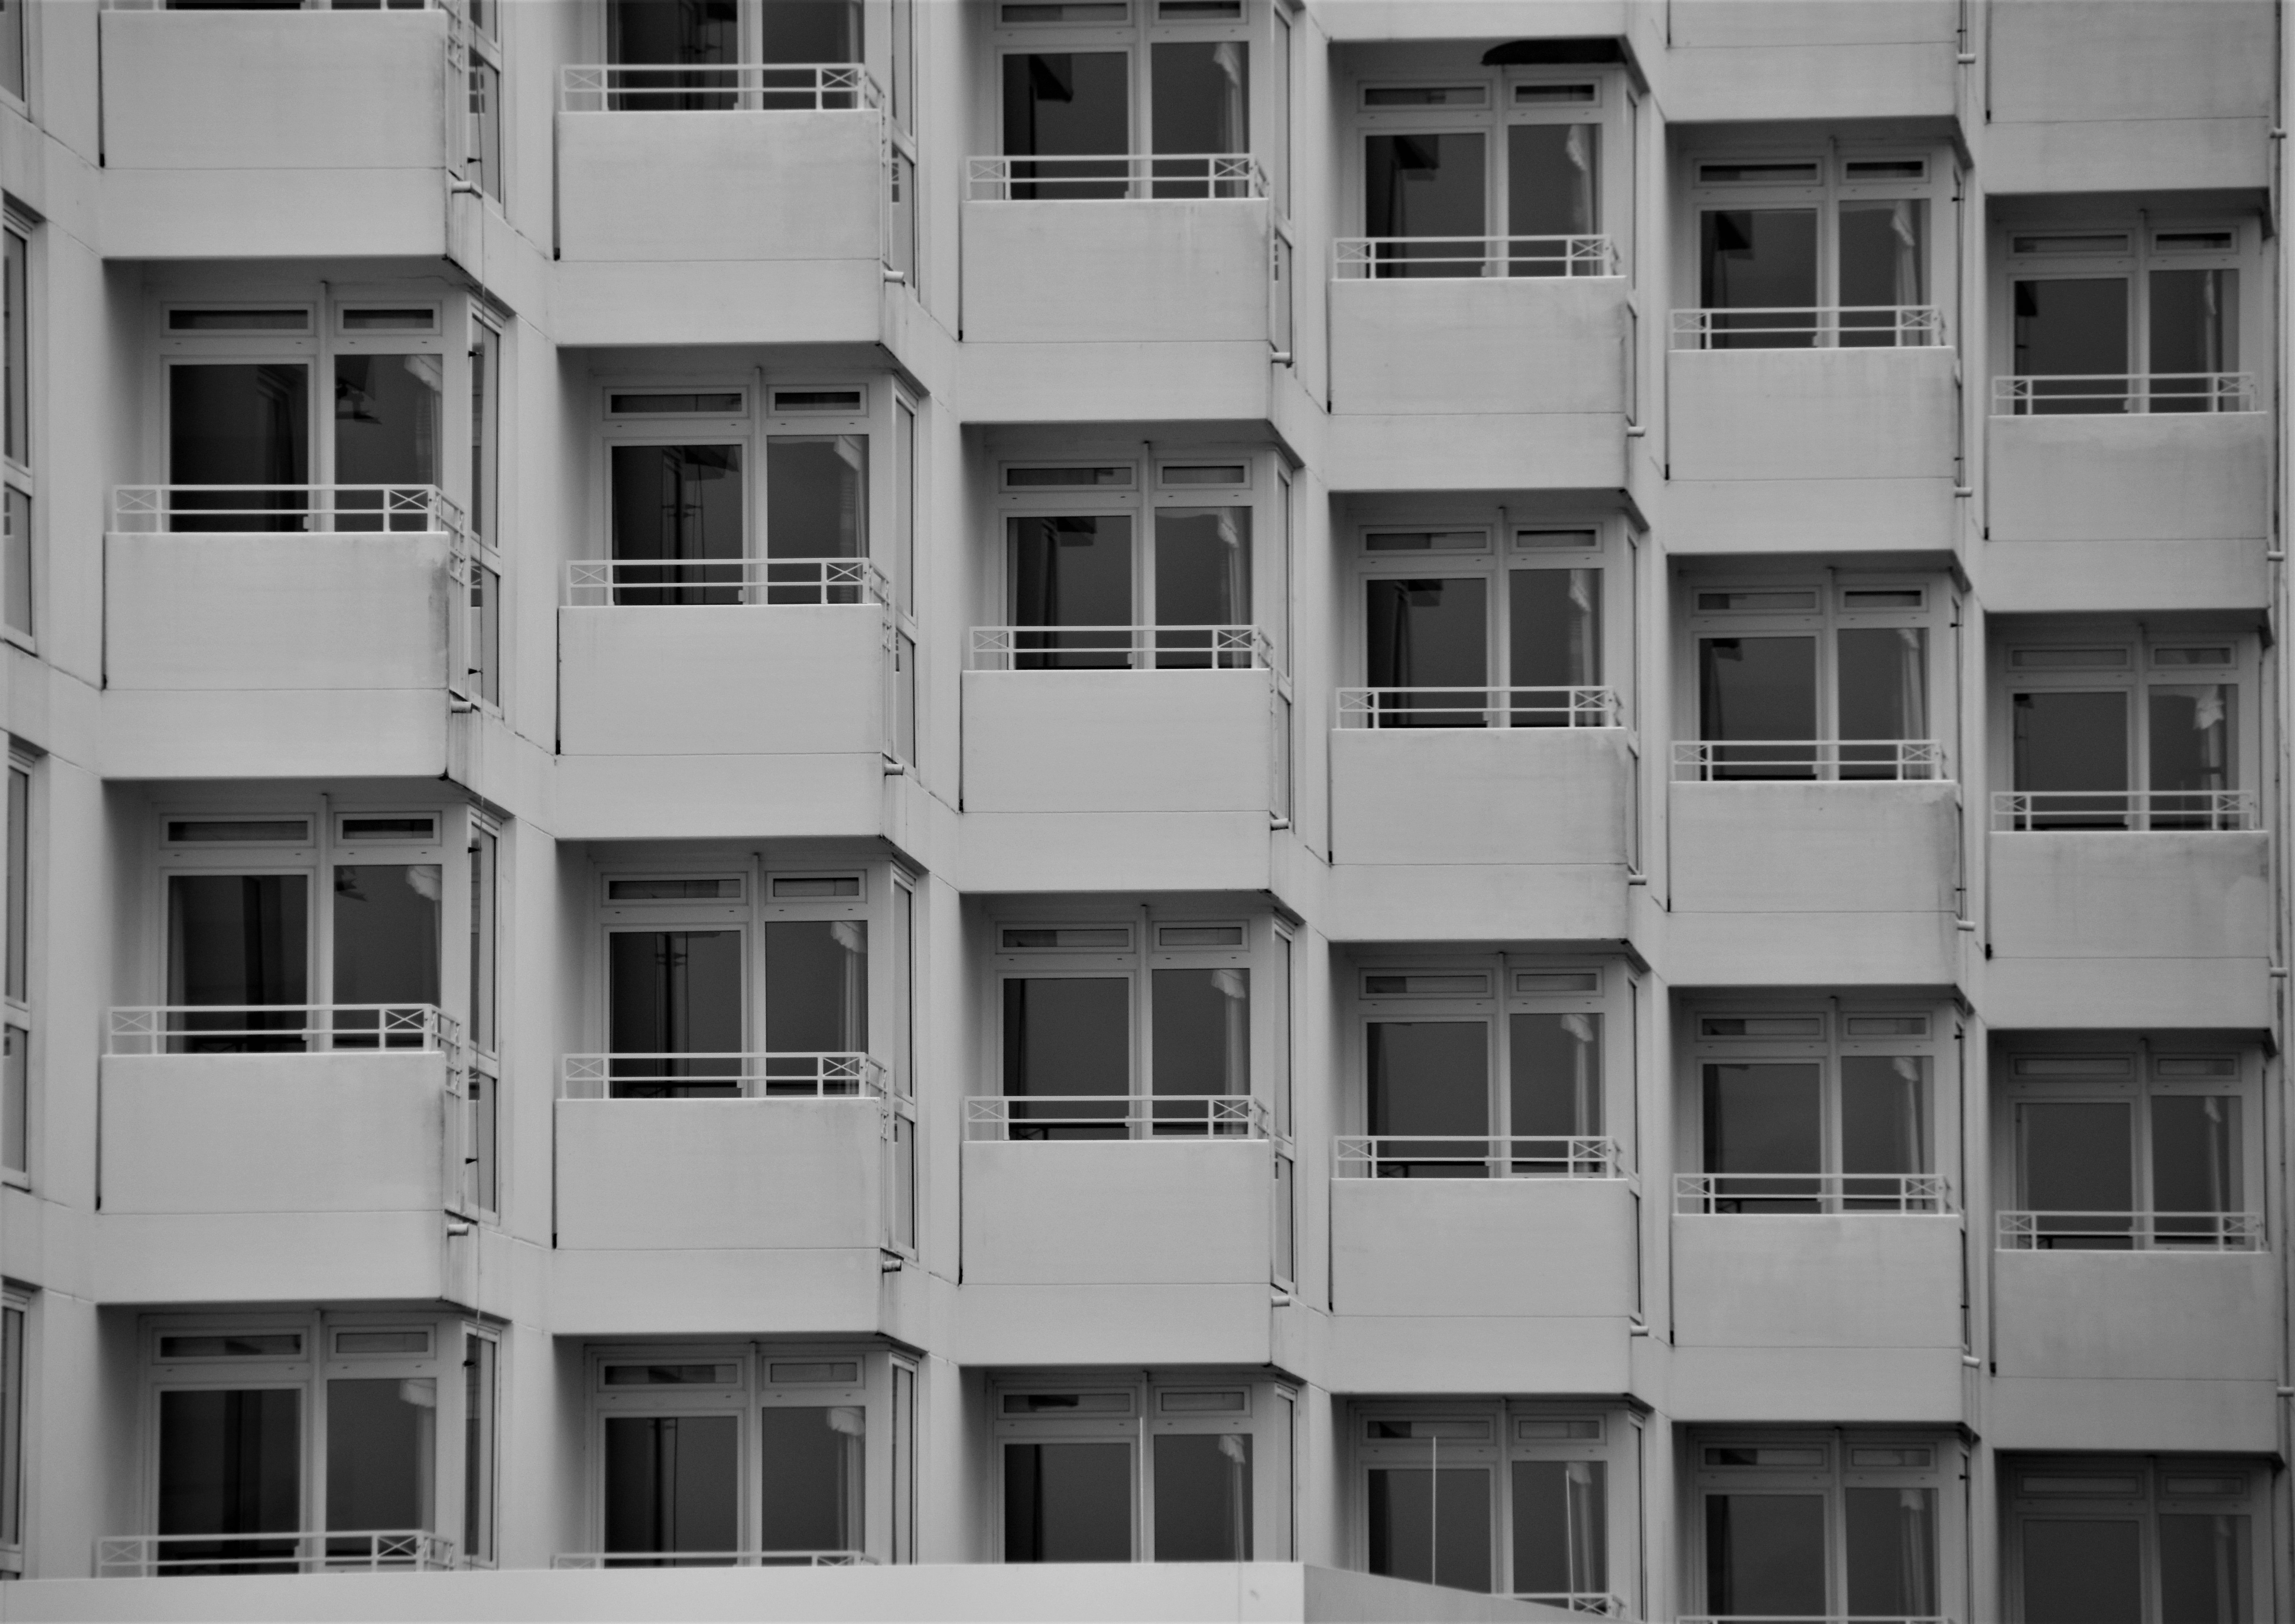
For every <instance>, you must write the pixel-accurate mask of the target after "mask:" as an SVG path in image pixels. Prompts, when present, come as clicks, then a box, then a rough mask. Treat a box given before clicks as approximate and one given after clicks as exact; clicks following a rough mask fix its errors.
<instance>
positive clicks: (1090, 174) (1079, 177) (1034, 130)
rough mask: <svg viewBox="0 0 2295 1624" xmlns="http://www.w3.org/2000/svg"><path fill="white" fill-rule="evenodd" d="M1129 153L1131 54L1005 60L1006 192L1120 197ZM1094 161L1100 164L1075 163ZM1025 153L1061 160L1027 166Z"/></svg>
mask: <svg viewBox="0 0 2295 1624" xmlns="http://www.w3.org/2000/svg"><path fill="white" fill-rule="evenodd" d="M1004 151H1005V154H1006V156H1007V157H1009V158H1010V159H1013V163H1012V191H1011V195H1012V196H1013V197H1014V198H1015V199H1017V200H1023V201H1025V200H1030V199H1036V198H1121V197H1126V196H1129V195H1130V191H1131V188H1130V184H1129V182H1128V181H1127V180H1126V179H1125V176H1124V165H1123V162H1122V161H1121V160H1120V159H1119V158H1117V157H1116V156H1115V155H1120V154H1123V153H1126V152H1129V151H1131V57H1130V56H1129V55H1128V54H1127V53H1124V52H1122V51H1088V52H1087V51H1061V52H1015V53H1011V54H1009V55H1008V56H1006V57H1005V59H1004ZM1094 157H1098V158H1101V159H1102V161H1100V162H1098V163H1093V162H1090V161H1082V162H1078V161H1074V160H1075V159H1087V160H1088V159H1091V158H1094ZM1025 158H1057V159H1069V160H1070V161H1067V162H1064V163H1047V164H1032V163H1025V162H1022V161H1020V160H1021V159H1025Z"/></svg>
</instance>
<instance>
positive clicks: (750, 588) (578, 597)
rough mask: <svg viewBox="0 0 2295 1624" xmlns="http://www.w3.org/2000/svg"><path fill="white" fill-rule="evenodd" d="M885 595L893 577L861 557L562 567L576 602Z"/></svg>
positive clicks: (857, 601)
mask: <svg viewBox="0 0 2295 1624" xmlns="http://www.w3.org/2000/svg"><path fill="white" fill-rule="evenodd" d="M892 600H893V589H892V583H890V582H889V581H888V580H886V575H885V572H884V571H883V570H882V569H879V568H878V567H877V566H876V565H875V564H874V563H872V562H870V560H869V559H584V560H581V561H579V562H576V563H572V564H568V566H567V567H566V601H567V603H568V605H570V606H572V607H575V608H594V607H597V606H600V605H612V606H616V607H623V608H628V607H639V608H660V607H663V606H666V605H682V604H718V605H725V604H767V605H775V604H786V605H797V606H803V605H814V606H833V605H838V604H852V605H865V604H877V605H882V604H889V603H890V602H892Z"/></svg>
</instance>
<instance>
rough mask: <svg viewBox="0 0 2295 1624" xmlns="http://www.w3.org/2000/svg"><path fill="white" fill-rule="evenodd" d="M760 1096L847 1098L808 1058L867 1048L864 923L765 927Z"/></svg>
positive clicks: (844, 1088)
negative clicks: (762, 1088)
mask: <svg viewBox="0 0 2295 1624" xmlns="http://www.w3.org/2000/svg"><path fill="white" fill-rule="evenodd" d="M765 1049H766V1050H767V1051H768V1053H769V1054H770V1055H780V1056H787V1057H788V1059H787V1060H773V1059H770V1058H769V1059H768V1060H767V1061H766V1062H765V1080H766V1081H765V1092H767V1093H768V1094H777V1093H782V1092H791V1093H798V1094H811V1093H813V1092H815V1091H816V1088H817V1087H818V1089H819V1090H820V1091H823V1092H830V1093H849V1092H852V1091H853V1090H854V1088H855V1087H856V1086H857V1085H854V1084H851V1083H843V1082H839V1083H837V1084H835V1085H833V1086H832V1085H830V1084H829V1083H828V1082H826V1081H819V1080H821V1076H822V1074H821V1072H820V1070H819V1067H818V1065H817V1064H816V1062H815V1060H814V1058H813V1057H816V1056H820V1055H858V1054H865V1053H866V1052H867V1051H868V1049H869V925H868V922H867V921H866V920H864V919H773V920H769V921H767V923H766V925H765Z"/></svg>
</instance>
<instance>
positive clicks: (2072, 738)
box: [2012, 690, 2128, 828]
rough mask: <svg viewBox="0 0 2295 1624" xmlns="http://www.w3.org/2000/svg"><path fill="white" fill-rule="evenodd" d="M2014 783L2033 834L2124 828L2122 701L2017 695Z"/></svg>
mask: <svg viewBox="0 0 2295 1624" xmlns="http://www.w3.org/2000/svg"><path fill="white" fill-rule="evenodd" d="M2012 709H2013V712H2014V722H2015V745H2014V749H2015V762H2014V768H2015V779H2016V788H2017V789H2018V790H2019V791H2030V792H2031V793H2033V794H2034V795H2035V796H2038V797H2039V798H2038V799H2037V800H2035V801H2034V802H2033V803H2032V804H2031V810H2030V814H2029V816H2030V827H2031V828H2127V827H2128V695H2127V694H2126V693H2124V692H2103V693H2055V692H2049V691H2046V690H2043V691H2041V692H2038V693H2029V694H2017V695H2015V696H2014V697H2013V704H2012Z"/></svg>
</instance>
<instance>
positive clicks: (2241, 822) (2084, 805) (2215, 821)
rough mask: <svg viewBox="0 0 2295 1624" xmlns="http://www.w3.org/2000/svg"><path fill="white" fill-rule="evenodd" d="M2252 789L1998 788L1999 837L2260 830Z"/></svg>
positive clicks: (1994, 798) (1994, 814) (1995, 798)
mask: <svg viewBox="0 0 2295 1624" xmlns="http://www.w3.org/2000/svg"><path fill="white" fill-rule="evenodd" d="M2260 827H2261V825H2260V824H2258V822H2257V820H2256V802H2255V792H2254V791H2253V790H2251V789H1996V790H1994V791H1993V792H1992V828H1993V830H1994V832H1995V833H2007V832H2011V831H2019V832H2021V831H2029V830H2033V829H2070V830H2079V829H2151V830H2156V831H2177V830H2183V831H2189V830H2201V831H2207V832H2212V833H2221V832H2223V831H2226V830H2234V829H2251V828H2260Z"/></svg>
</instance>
